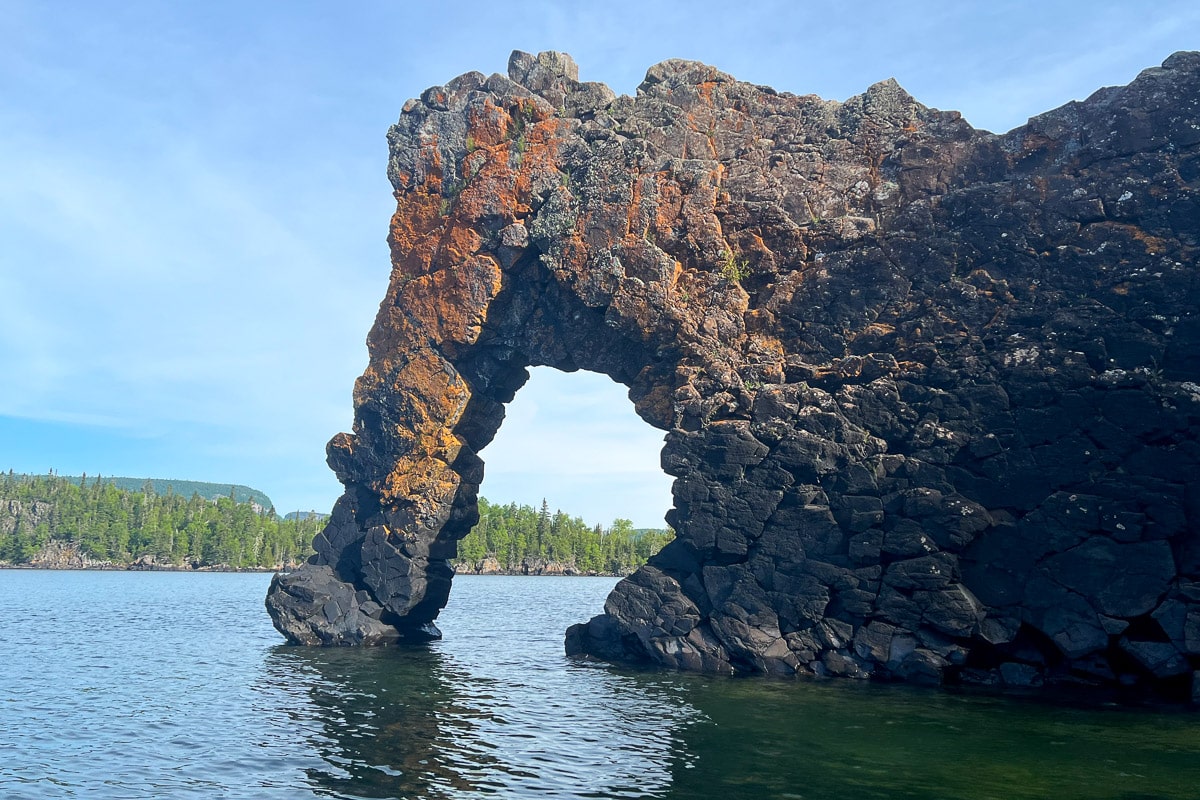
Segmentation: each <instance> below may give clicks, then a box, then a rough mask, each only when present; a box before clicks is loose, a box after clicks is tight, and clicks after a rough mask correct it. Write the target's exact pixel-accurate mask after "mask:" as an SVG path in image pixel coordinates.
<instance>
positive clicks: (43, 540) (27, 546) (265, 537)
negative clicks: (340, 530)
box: [0, 471, 324, 568]
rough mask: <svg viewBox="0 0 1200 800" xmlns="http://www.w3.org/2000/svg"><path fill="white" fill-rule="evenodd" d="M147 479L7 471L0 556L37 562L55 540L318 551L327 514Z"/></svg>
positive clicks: (216, 556) (211, 557)
mask: <svg viewBox="0 0 1200 800" xmlns="http://www.w3.org/2000/svg"><path fill="white" fill-rule="evenodd" d="M154 486H155V483H154V482H153V481H149V480H147V481H146V482H145V484H144V486H143V488H142V490H141V491H131V490H129V489H124V488H121V487H120V486H118V485H116V484H114V483H111V482H108V481H107V480H105V479H103V478H100V477H99V476H97V477H96V478H92V479H88V478H87V477H86V476H85V477H82V478H64V477H60V476H57V475H14V474H13V473H12V472H11V471H10V472H8V473H6V474H3V475H2V476H0V561H6V562H8V563H11V564H24V563H28V562H30V560H31V559H33V558H35V557H36V556H37V554H38V553H39V552H40V551H41V550H42V549H43V548H44V547H45V546H46V545H47V544H49V543H50V542H52V541H55V542H62V543H66V544H68V545H72V546H74V547H77V548H78V550H79V552H80V554H81V555H83V556H85V557H87V558H90V559H93V560H96V561H108V562H112V563H113V564H127V563H133V562H134V561H137V560H139V559H142V560H146V557H152V559H153V561H154V563H156V564H159V565H174V566H189V567H211V566H218V565H219V566H225V567H232V568H254V567H259V568H262V567H281V566H285V565H288V564H294V563H298V562H300V561H303V560H304V559H306V558H307V557H308V556H309V555H310V554H311V553H312V547H311V545H312V539H313V536H315V535H316V534H317V532H319V531H320V529H321V527H322V526H323V524H324V523H323V521H322V520H320V519H304V520H285V519H281V518H280V517H278V516H276V514H275V512H274V510H273V509H271V510H267V511H266V512H262V511H261V506H258V505H257V504H254V503H251V502H238V501H236V500H235V499H234V497H233V495H234V492H232V491H231V492H230V495H231V496H229V497H221V498H218V499H216V500H210V499H206V498H204V497H201V496H200V495H199V494H197V493H192V494H191V495H190V496H185V495H182V494H176V493H175V492H174V491H172V490H171V488H170V487H168V490H167V491H166V492H163V493H159V492H157V491H155V489H154Z"/></svg>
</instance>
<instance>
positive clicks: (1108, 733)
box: [0, 571, 1200, 800]
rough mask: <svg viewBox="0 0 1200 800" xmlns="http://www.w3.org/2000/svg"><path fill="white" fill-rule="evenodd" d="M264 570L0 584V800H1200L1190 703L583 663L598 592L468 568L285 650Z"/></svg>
mask: <svg viewBox="0 0 1200 800" xmlns="http://www.w3.org/2000/svg"><path fill="white" fill-rule="evenodd" d="M268 579H269V576H265V575H204V574H183V573H112V572H105V573H49V572H34V571H28V572H4V573H0V618H3V619H5V620H9V621H10V622H9V623H7V624H5V625H0V665H2V668H0V754H3V758H0V798H3V800H58V799H59V798H63V799H64V800H65V799H66V798H77V797H86V798H88V800H130V798H159V797H169V798H171V800H177V799H179V800H191V799H192V798H195V800H209V798H214V797H232V798H238V799H239V800H241V799H242V798H246V799H247V800H303V798H312V797H322V798H329V797H336V798H364V797H369V798H403V800H413V798H477V797H480V796H490V795H494V796H499V797H513V798H527V797H537V796H545V797H556V798H560V797H561V798H573V797H574V798H581V797H589V798H632V797H638V798H643V797H645V798H663V799H664V800H668V799H669V800H675V799H676V798H717V800H741V798H754V799H755V800H758V798H796V797H803V798H805V800H826V799H832V798H838V800H843V799H844V798H867V799H868V800H881V799H882V798H904V797H913V798H937V800H984V798H1006V799H1007V798H1015V799H1016V800H1023V799H1024V798H1035V797H1036V798H1046V797H1055V798H1064V800H1076V799H1078V798H1087V800H1118V799H1120V800H1134V799H1135V798H1137V799H1138V800H1150V798H1161V799H1163V800H1166V799H1167V798H1170V800H1183V798H1187V799H1188V800H1196V798H1197V797H1200V790H1198V789H1197V787H1200V714H1196V713H1170V712H1160V713H1152V712H1143V711H1136V710H1129V709H1116V708H1108V709H1086V710H1085V709H1073V708H1066V707H1061V706H1059V707H1055V706H1050V705H1046V704H1038V703H1033V702H1023V701H1014V700H1011V699H999V698H994V697H987V696H981V695H968V694H951V693H949V692H939V691H932V690H928V691H926V690H918V689H912V688H909V687H903V686H874V685H863V684H857V683H854V682H850V681H834V682H829V683H813V682H802V683H797V682H792V681H771V680H756V679H718V678H706V677H702V676H695V675H680V674H676V673H669V672H640V673H639V672H628V671H623V670H618V669H613V668H610V667H605V666H601V665H594V664H586V663H577V662H572V661H569V660H568V659H566V658H565V657H564V656H563V654H562V632H563V630H564V629H565V628H566V626H567V625H568V624H570V623H571V622H573V621H575V620H578V619H583V618H586V617H587V616H589V615H590V614H591V613H594V612H595V611H596V610H598V609H599V608H600V607H601V605H602V603H603V599H604V596H605V595H606V594H607V593H608V591H609V590H610V589H611V587H612V585H613V583H614V581H612V580H607V581H606V580H604V579H589V578H561V579H555V578H548V577H537V578H487V577H460V578H458V579H456V580H455V586H454V591H455V595H454V598H453V599H452V602H451V604H450V606H449V607H447V609H446V611H445V612H444V613H443V614H442V617H441V619H439V624H440V625H441V627H442V629H443V630H444V631H445V632H446V638H445V639H444V640H443V641H441V642H437V643H434V644H431V645H428V646H426V647H421V648H413V649H388V650H379V649H370V648H368V649H334V650H314V649H308V648H293V647H286V646H281V645H279V644H278V642H279V638H278V634H276V633H275V631H274V630H273V629H272V627H271V624H270V620H269V619H268V618H267V615H266V614H265V613H263V611H262V596H263V593H264V592H265V591H266V582H267V580H268ZM81 620H85V621H87V624H86V625H82V626H81Z"/></svg>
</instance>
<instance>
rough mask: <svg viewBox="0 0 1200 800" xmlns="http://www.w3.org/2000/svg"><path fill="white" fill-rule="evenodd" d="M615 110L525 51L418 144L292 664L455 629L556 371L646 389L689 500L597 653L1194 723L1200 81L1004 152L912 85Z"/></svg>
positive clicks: (1196, 62)
mask: <svg viewBox="0 0 1200 800" xmlns="http://www.w3.org/2000/svg"><path fill="white" fill-rule="evenodd" d="M577 78H578V76H577V71H576V68H575V66H574V64H573V63H572V62H571V60H570V59H569V58H568V57H566V56H563V55H559V54H554V53H543V54H540V55H538V56H536V57H534V56H531V55H528V54H524V53H514V55H513V57H512V59H511V61H510V63H509V69H508V76H507V77H505V76H502V75H492V76H491V77H485V76H483V75H480V74H478V73H470V74H467V75H464V76H462V77H459V78H457V79H455V80H454V81H451V82H450V83H449V84H447V85H446V86H442V87H436V88H433V89H430V90H428V91H427V92H426V93H425V94H424V95H423V96H422V97H421V98H420V99H418V100H412V101H410V102H409V103H408V104H407V105H406V106H405V108H404V113H403V114H402V116H401V118H400V121H399V122H398V123H397V124H396V125H395V126H394V127H393V128H392V130H391V132H390V133H389V143H390V146H391V160H390V164H389V176H390V178H391V181H392V184H393V186H394V187H395V193H396V198H397V203H398V207H397V211H396V215H395V217H394V218H393V220H392V228H391V235H390V239H389V241H390V244H391V249H392V263H393V270H392V276H391V282H390V285H389V287H388V292H387V295H386V297H385V298H384V301H383V303H382V306H381V308H380V312H379V315H378V317H377V319H376V322H375V326H374V328H373V329H372V330H371V333H370V335H369V338H368V346H369V350H370V366H369V367H368V368H367V371H366V373H365V374H364V375H363V376H362V378H361V379H360V380H359V381H358V384H357V386H356V388H355V407H356V416H355V425H354V432H353V434H340V435H339V436H337V437H335V438H334V439H333V441H332V442H331V443H330V445H329V463H330V464H331V466H332V467H333V469H334V470H335V471H336V472H337V475H338V477H339V479H340V480H341V481H342V482H343V484H344V485H345V487H346V492H345V494H344V495H343V497H342V498H341V499H340V500H339V501H338V503H337V506H336V507H335V509H334V513H333V516H332V518H331V520H330V523H329V525H328V527H327V528H326V529H325V532H324V533H322V534H321V535H320V536H319V537H318V538H317V541H316V550H317V554H318V555H317V556H316V558H315V559H314V563H312V564H310V565H308V566H306V567H304V568H303V569H301V570H299V571H298V572H295V573H292V574H291V575H285V576H282V577H281V578H279V579H278V580H277V581H276V583H275V584H273V586H272V590H271V596H270V598H269V601H268V602H269V605H270V606H271V607H272V613H273V615H274V616H275V617H276V620H277V623H278V624H280V627H281V629H282V630H284V631H285V633H286V634H287V635H288V637H289V638H291V639H292V640H293V641H307V642H311V643H318V642H319V643H326V644H352V643H358V642H369V641H391V640H396V639H403V638H414V637H415V638H427V637H428V636H430V635H435V632H434V629H433V628H432V622H433V620H434V618H435V617H436V615H437V613H438V611H439V610H440V609H441V608H442V606H443V605H444V604H445V602H446V599H447V596H448V593H449V589H450V580H451V576H452V570H451V569H450V566H449V561H448V559H450V558H451V557H452V556H453V555H454V552H455V541H456V540H457V539H458V538H460V537H461V536H463V535H464V534H465V533H466V532H467V531H468V529H469V528H470V527H471V525H472V524H474V522H475V521H476V518H477V511H476V504H475V500H476V491H477V488H478V485H479V483H480V481H481V479H482V476H483V463H482V461H481V459H480V457H479V455H478V453H479V451H480V450H482V449H483V448H484V447H485V446H486V445H487V444H488V442H489V441H490V440H491V439H492V437H493V435H494V434H495V433H496V430H497V429H498V427H499V425H500V423H501V421H502V419H503V416H504V405H505V403H507V402H509V401H510V400H511V399H512V397H513V396H514V393H515V392H516V391H517V390H518V389H519V388H520V387H521V385H522V384H523V383H524V381H525V380H526V379H527V376H528V373H527V372H526V368H527V367H528V366H531V365H549V366H552V367H556V368H558V369H562V370H567V371H572V370H576V369H587V370H592V371H596V372H602V373H605V374H607V375H609V376H610V377H612V378H613V379H614V380H616V381H619V382H621V383H623V384H625V385H626V386H628V387H629V397H630V399H631V400H632V402H633V404H634V407H635V409H636V411H637V413H638V414H639V415H640V416H641V417H642V419H644V420H645V421H646V422H647V423H649V424H650V425H653V426H655V427H657V428H659V429H661V430H663V431H664V432H665V437H666V438H665V446H664V449H663V453H662V466H663V469H664V470H666V472H667V473H669V474H671V475H673V476H675V477H676V481H675V484H674V488H673V494H674V507H673V508H672V509H671V510H670V511H669V512H668V513H667V521H668V522H669V523H670V524H671V525H672V526H673V527H674V528H675V530H676V532H677V537H676V539H675V541H673V542H672V543H671V544H670V545H668V546H667V547H666V548H665V549H664V550H663V551H662V552H661V553H660V554H659V555H658V556H656V557H655V558H654V559H652V560H651V562H650V564H648V565H647V566H646V567H644V568H643V569H641V570H639V571H638V572H637V573H636V574H634V575H633V576H631V577H629V578H627V579H625V580H623V581H621V582H620V583H619V584H618V585H617V587H616V588H615V589H614V591H613V592H612V594H611V595H610V596H609V598H608V601H607V603H606V605H605V610H604V614H602V615H601V616H599V617H596V618H595V619H593V620H591V621H590V622H588V623H585V624H582V625H577V626H575V627H573V628H572V629H571V630H570V631H569V632H568V634H567V648H568V651H569V652H572V653H588V654H592V655H595V656H599V657H602V658H606V659H613V660H624V661H646V662H653V663H658V664H664V665H669V666H673V667H678V668H681V669H690V670H706V671H715V672H733V671H759V672H768V673H789V674H790V673H817V674H835V675H846V676H860V677H861V676H876V677H888V678H900V679H908V680H916V681H927V682H939V681H942V680H946V679H955V680H966V681H975V682H984V683H992V684H997V685H1021V686H1029V685H1037V684H1040V683H1053V682H1083V683H1091V684H1105V683H1111V684H1136V683H1143V684H1152V685H1158V686H1161V687H1166V688H1167V689H1169V690H1172V691H1175V692H1177V693H1182V694H1186V693H1187V691H1188V686H1189V684H1190V682H1191V681H1192V673H1193V671H1195V670H1200V533H1198V531H1200V442H1198V438H1200V299H1198V298H1200V285H1198V283H1197V275H1198V270H1197V253H1198V252H1200V54H1195V53H1180V54H1176V55H1174V56H1172V57H1171V58H1170V59H1168V60H1167V61H1166V62H1165V63H1164V64H1163V66H1162V67H1161V68H1156V69H1150V70H1147V71H1146V72H1144V73H1142V74H1141V75H1140V76H1139V77H1138V78H1137V79H1136V80H1135V81H1134V82H1133V83H1132V84H1130V85H1129V86H1127V87H1123V88H1115V89H1104V90H1101V91H1100V92H1097V93H1096V94H1095V95H1093V96H1092V97H1091V98H1089V99H1088V100H1086V101H1084V102H1081V103H1071V104H1069V105H1067V106H1064V107H1063V108H1061V109H1058V110H1056V111H1052V112H1050V113H1048V114H1045V115H1042V116H1040V117H1036V118H1034V119H1032V120H1030V122H1029V123H1028V124H1027V125H1026V126H1024V127H1022V128H1018V129H1017V130H1014V131H1012V132H1010V133H1008V134H1005V135H1002V136H998V135H993V134H990V133H987V132H984V131H978V130H975V129H973V128H972V127H971V126H970V125H969V124H967V122H966V121H965V120H963V119H962V118H961V116H960V115H958V114H957V113H954V112H942V111H937V110H933V109H929V108H926V107H924V106H922V105H921V104H920V103H918V102H916V101H915V100H914V99H913V98H911V97H910V96H909V95H908V94H906V93H905V92H904V91H903V90H902V89H901V88H900V87H899V86H898V85H897V84H896V83H895V82H893V81H887V82H884V83H879V84H876V85H874V86H872V87H870V88H869V89H868V90H867V91H866V92H865V93H864V94H862V95H860V96H857V97H854V98H851V99H850V100H847V101H846V102H844V103H838V102H831V101H825V100H821V99H819V98H816V97H813V96H796V95H791V94H786V93H779V92H776V91H773V90H771V89H769V88H766V87H761V86H754V85H750V84H746V83H741V82H738V81H735V80H734V79H733V78H731V77H729V76H728V75H725V74H723V73H721V72H718V71H717V70H715V69H713V68H711V67H708V66H704V65H702V64H698V63H694V62H685V61H667V62H664V63H662V64H659V65H657V66H655V67H652V68H651V69H650V70H649V72H648V73H647V76H646V80H645V82H644V83H643V84H642V85H641V87H639V89H638V93H637V97H636V98H630V97H615V96H614V95H613V93H612V92H611V91H609V90H608V89H607V88H606V87H604V86H602V85H599V84H592V83H581V82H579V81H578V79H577ZM339 582H340V584H342V587H341V588H340V589H338V588H337V586H338V583H339ZM338 598H340V599H338ZM281 621H282V623H281ZM384 630H390V631H391V633H387V634H384V633H381V631H384Z"/></svg>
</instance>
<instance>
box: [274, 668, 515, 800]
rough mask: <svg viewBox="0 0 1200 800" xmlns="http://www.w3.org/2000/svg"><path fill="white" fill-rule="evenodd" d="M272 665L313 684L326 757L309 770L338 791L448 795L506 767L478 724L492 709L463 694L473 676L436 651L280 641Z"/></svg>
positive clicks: (316, 744)
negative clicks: (454, 669) (456, 670)
mask: <svg viewBox="0 0 1200 800" xmlns="http://www.w3.org/2000/svg"><path fill="white" fill-rule="evenodd" d="M267 671H268V674H269V675H270V676H271V677H270V679H271V680H275V681H280V682H289V683H293V684H295V683H297V682H300V681H302V682H303V683H304V684H305V685H306V688H307V695H308V698H307V699H308V701H309V704H308V708H307V709H306V711H307V713H308V714H310V715H311V717H312V719H313V720H316V721H319V723H320V727H321V731H320V734H319V735H318V736H316V737H313V738H312V739H311V741H310V745H311V746H312V747H313V749H314V750H316V751H317V752H318V753H319V754H320V755H321V757H322V758H323V759H324V760H325V762H326V764H325V765H324V767H323V768H309V769H308V770H307V772H308V776H309V778H310V779H311V780H312V781H313V782H314V783H315V784H317V785H319V786H322V787H324V788H326V789H329V790H331V791H333V792H336V793H338V794H342V795H355V796H365V797H393V796H407V795H412V796H430V797H443V796H450V795H451V793H452V792H454V791H462V792H470V791H476V790H479V789H480V788H482V787H483V786H486V785H487V783H488V777H487V776H489V775H491V774H493V773H496V774H500V773H503V772H504V771H505V770H506V767H505V765H504V764H502V763H501V762H500V761H498V760H497V759H496V757H495V756H494V755H493V754H492V753H491V752H489V751H488V750H487V748H486V746H485V745H484V744H483V743H482V739H481V737H480V735H479V732H478V730H477V724H476V722H477V719H478V718H479V717H480V716H484V715H487V714H488V712H487V711H481V710H479V709H475V708H472V707H471V706H470V705H469V703H468V702H464V701H463V699H462V698H461V697H460V696H459V695H458V694H457V693H456V692H457V691H458V690H459V689H461V687H464V686H468V685H470V683H471V681H470V679H469V676H467V675H464V674H451V673H448V672H447V671H446V668H445V665H444V663H443V659H442V658H441V656H440V655H439V654H437V653H435V652H432V651H430V650H428V649H426V648H421V647H414V648H396V649H343V648H338V649H320V650H318V649H311V648H294V647H286V646H279V647H276V648H274V649H273V650H272V651H271V653H270V655H269V656H268V658H267ZM479 689H481V690H482V691H484V692H486V687H484V686H479ZM401 790H402V791H401Z"/></svg>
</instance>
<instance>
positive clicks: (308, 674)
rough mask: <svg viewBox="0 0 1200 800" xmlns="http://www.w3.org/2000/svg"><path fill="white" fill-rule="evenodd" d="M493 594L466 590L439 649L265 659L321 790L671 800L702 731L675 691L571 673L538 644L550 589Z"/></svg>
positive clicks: (594, 669) (654, 682) (281, 654)
mask: <svg viewBox="0 0 1200 800" xmlns="http://www.w3.org/2000/svg"><path fill="white" fill-rule="evenodd" d="M534 580H535V581H538V580H540V581H543V582H544V581H545V579H544V578H541V579H534ZM456 588H457V587H456ZM487 588H488V589H491V590H493V591H489V592H478V593H471V592H463V594H465V595H466V597H463V598H462V600H461V602H460V605H459V608H458V611H459V614H457V615H451V614H447V615H445V616H444V617H443V619H442V620H440V624H441V625H442V627H443V629H444V630H447V629H449V630H448V631H447V639H446V640H445V641H443V642H439V643H434V644H431V645H428V646H417V647H401V648H387V649H371V648H368V649H359V648H344V649H343V648H338V649H310V648H295V647H288V646H277V647H275V648H272V649H271V650H270V651H269V653H268V654H267V657H266V665H265V667H266V674H265V676H264V681H265V682H266V683H268V684H272V685H273V686H274V687H275V691H276V692H277V691H278V688H279V686H281V685H286V686H289V687H291V688H292V700H293V701H294V705H293V708H292V709H291V710H290V711H289V712H288V723H287V724H288V725H290V726H292V728H293V730H295V731H299V732H300V735H301V736H303V737H305V738H306V739H307V744H308V746H309V747H310V748H311V749H312V750H313V751H315V752H317V753H319V754H320V756H321V758H322V760H323V762H324V763H323V764H322V765H321V766H320V767H319V768H315V767H311V766H310V767H309V768H307V769H306V773H307V775H308V778H309V780H310V781H311V783H312V785H313V789H314V790H315V791H318V792H320V793H332V794H333V795H334V796H337V797H397V798H409V797H464V796H475V795H478V794H497V795H501V796H515V797H524V796H530V795H538V794H540V795H546V796H553V797H593V798H596V797H599V798H605V797H612V798H634V797H637V798H643V797H666V796H668V795H669V790H670V786H671V781H672V773H673V772H674V771H675V769H676V768H679V767H680V764H681V763H682V762H686V761H687V760H688V758H687V757H686V756H685V755H683V753H684V748H683V747H682V743H681V741H680V739H679V737H678V732H679V730H680V729H682V728H684V727H687V726H688V725H689V724H691V723H693V722H694V721H696V720H697V719H698V715H697V714H696V712H695V711H694V709H691V708H690V707H689V706H688V705H687V704H686V702H684V701H683V700H682V699H681V696H680V691H679V687H678V686H675V685H674V684H672V683H670V682H667V683H664V682H662V681H661V680H659V679H657V678H656V677H655V676H653V675H649V676H647V675H636V674H622V673H619V672H617V671H614V670H611V669H608V668H606V667H603V666H598V665H590V664H582V663H572V662H569V661H567V660H566V659H565V658H564V656H563V655H562V651H561V641H560V639H559V637H558V636H554V637H553V638H551V637H547V636H544V635H542V636H534V635H531V634H532V633H533V631H532V630H531V629H530V628H531V626H532V627H535V628H541V626H542V623H543V622H544V620H543V619H542V618H541V617H542V615H543V614H546V613H550V614H551V615H553V608H549V609H548V608H547V606H551V607H552V606H553V605H554V604H555V602H556V601H555V600H553V599H550V598H548V597H547V596H546V595H545V594H544V593H542V592H540V591H539V592H538V593H537V599H536V601H533V600H532V599H531V598H529V597H523V596H522V594H521V589H522V588H525V589H528V588H540V587H538V586H537V584H532V585H529V584H527V585H525V586H524V587H522V586H521V585H520V584H519V582H515V581H513V580H512V579H504V580H502V581H496V582H493V583H491V584H490V585H488V586H487ZM576 588H578V585H577V586H576ZM601 589H602V590H604V591H606V589H603V585H602V586H601ZM592 591H597V589H595V588H593V589H592ZM513 592H516V594H511V593H513ZM496 593H500V594H505V595H508V596H505V597H497V596H496ZM568 602H569V601H568ZM476 603H478V605H479V607H478V608H475V605H476ZM530 603H535V604H536V606H537V608H536V609H534V608H533V607H532V606H531V605H530ZM489 606H490V607H491V609H490V610H489V611H488V613H486V614H485V613H479V614H475V613H474V611H476V610H478V611H480V612H482V611H483V609H484V607H489ZM495 606H500V607H503V608H506V609H507V610H508V611H509V612H510V613H507V614H500V615H497V613H496V608H495ZM522 609H523V612H524V613H516V614H514V613H512V612H513V611H519V610H522ZM446 617H449V619H447V618H446ZM563 627H565V625H564V626H563ZM543 630H544V629H543ZM514 643H522V644H521V646H514ZM280 711H281V709H275V710H274V712H273V713H274V714H275V715H276V716H278V714H279V713H280Z"/></svg>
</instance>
